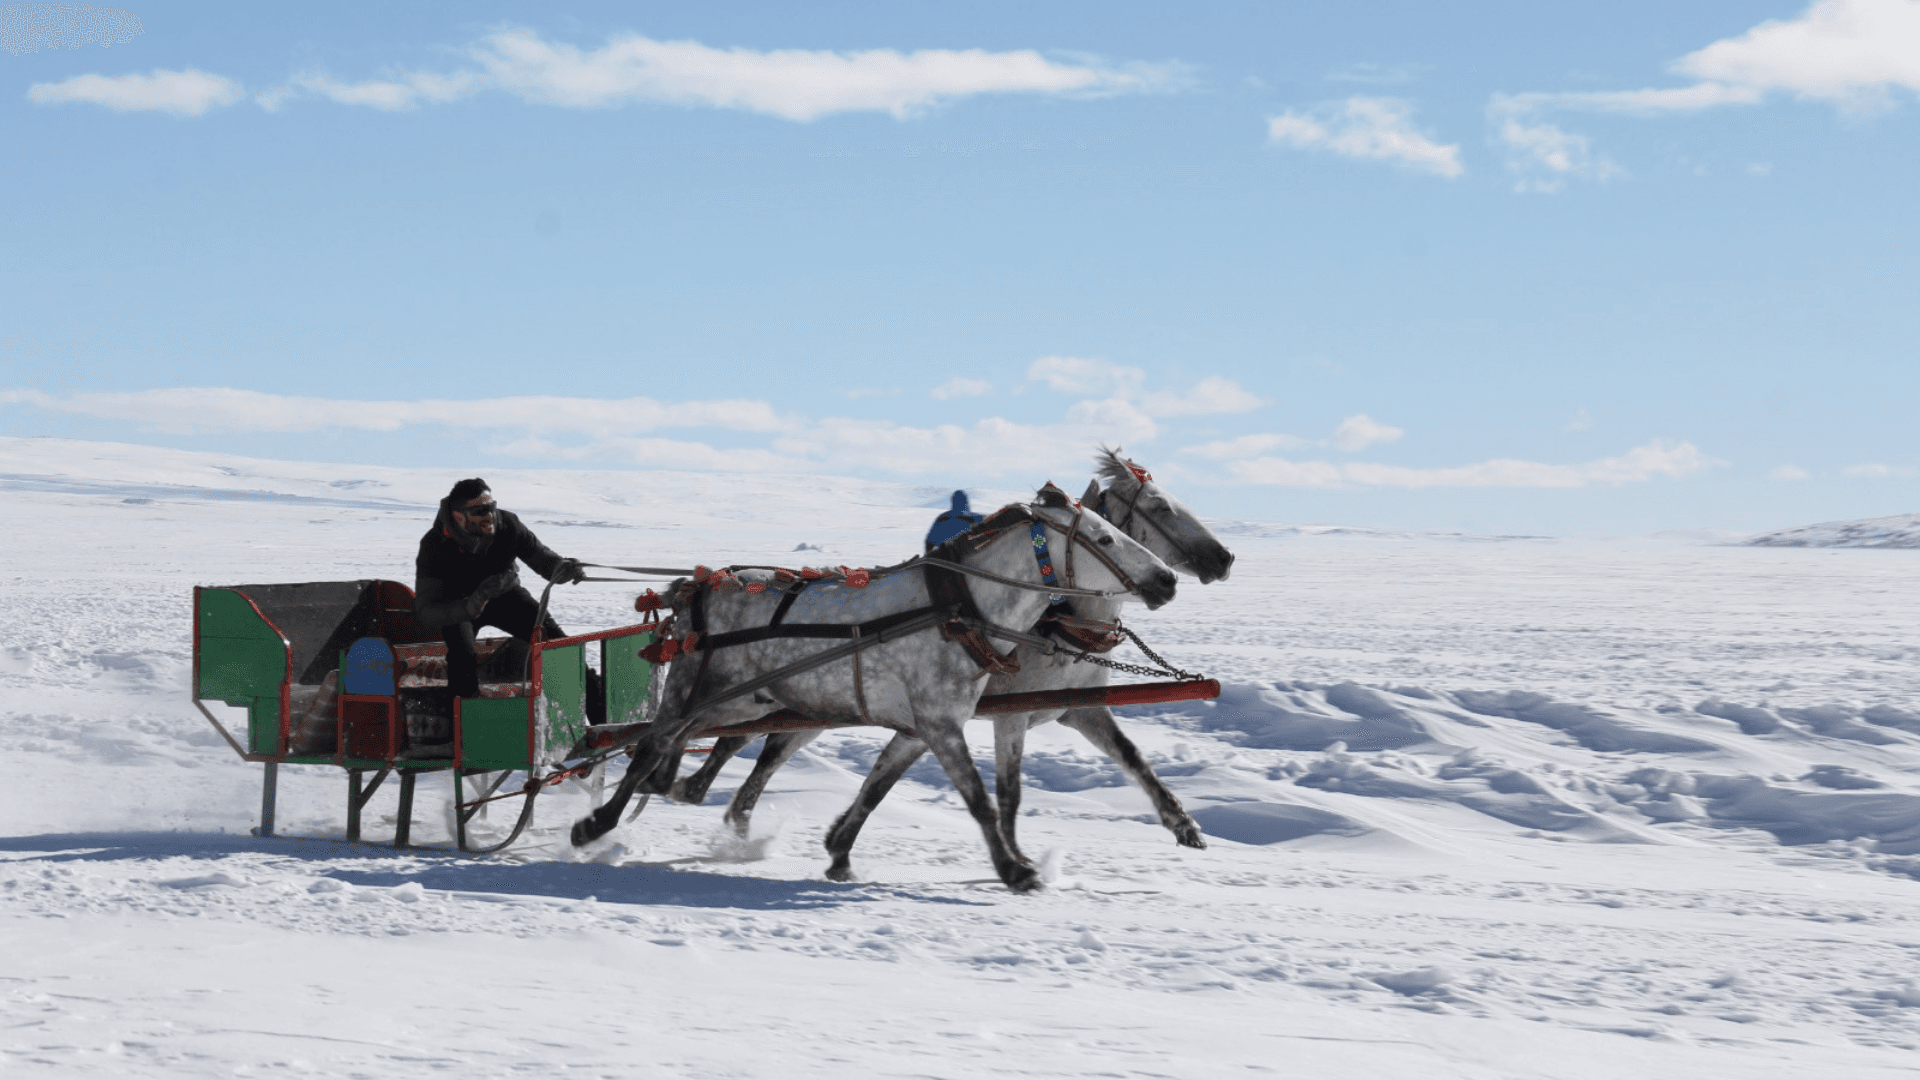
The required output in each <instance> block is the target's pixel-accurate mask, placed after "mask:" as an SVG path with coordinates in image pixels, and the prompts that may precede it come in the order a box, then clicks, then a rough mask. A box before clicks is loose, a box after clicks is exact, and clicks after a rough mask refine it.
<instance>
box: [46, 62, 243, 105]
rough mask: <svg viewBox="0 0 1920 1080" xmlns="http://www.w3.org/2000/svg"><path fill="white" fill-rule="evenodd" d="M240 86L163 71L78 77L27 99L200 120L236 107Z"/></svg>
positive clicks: (217, 77)
mask: <svg viewBox="0 0 1920 1080" xmlns="http://www.w3.org/2000/svg"><path fill="white" fill-rule="evenodd" d="M244 93H245V92H244V91H243V90H242V89H241V86H240V84H239V83H237V82H234V81H233V80H232V79H229V78H225V77H224V76H220V75H210V74H208V73H207V72H204V71H196V70H193V69H188V70H186V71H160V70H156V71H155V72H154V73H153V74H151V75H113V76H108V75H75V76H74V77H73V78H71V79H68V80H66V81H65V82H57V83H35V84H33V86H32V87H30V88H29V89H28V90H27V99H28V100H29V101H32V102H34V103H35V104H39V105H61V104H67V103H71V102H83V103H86V104H90V105H101V106H105V107H106V108H109V109H115V110H118V111H120V112H167V113H172V114H174V115H175V116H199V115H200V114H201V113H204V112H206V111H207V110H208V109H211V108H214V107H216V106H221V105H232V104H233V103H234V102H236V101H239V100H240V99H241V97H242V96H244Z"/></svg>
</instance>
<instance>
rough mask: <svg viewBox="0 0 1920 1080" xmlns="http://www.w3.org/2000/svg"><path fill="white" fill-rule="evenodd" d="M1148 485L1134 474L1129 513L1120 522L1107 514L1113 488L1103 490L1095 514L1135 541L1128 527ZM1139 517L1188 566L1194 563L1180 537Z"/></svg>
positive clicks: (1155, 522) (1144, 517) (1128, 501)
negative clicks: (1108, 501) (1180, 556)
mask: <svg viewBox="0 0 1920 1080" xmlns="http://www.w3.org/2000/svg"><path fill="white" fill-rule="evenodd" d="M1128 468H1129V470H1130V471H1131V470H1133V469H1134V468H1135V467H1134V466H1132V465H1129V466H1128ZM1147 483H1148V481H1146V480H1143V479H1141V478H1140V474H1139V472H1135V473H1134V477H1133V485H1134V486H1133V498H1131V499H1128V500H1127V512H1126V514H1125V516H1123V517H1122V518H1121V519H1120V520H1119V521H1114V520H1113V516H1112V515H1111V514H1109V513H1107V498H1108V497H1109V496H1111V495H1112V494H1113V489H1112V488H1111V487H1109V488H1104V489H1102V490H1101V492H1100V505H1099V506H1097V507H1095V508H1094V512H1095V513H1097V514H1099V515H1100V516H1101V517H1103V518H1106V519H1107V520H1108V521H1110V522H1113V527H1114V528H1116V529H1119V530H1120V531H1121V532H1123V533H1126V535H1127V537H1128V538H1129V539H1133V538H1134V536H1133V533H1131V532H1129V531H1128V530H1127V525H1128V524H1129V523H1131V522H1132V521H1133V519H1134V517H1135V510H1137V509H1138V508H1139V506H1140V496H1142V495H1144V494H1146V493H1147ZM1138 516H1139V518H1140V520H1141V521H1143V522H1145V523H1146V525H1147V526H1148V527H1149V528H1151V529H1152V530H1153V531H1154V532H1157V533H1159V534H1160V537H1161V539H1163V540H1165V541H1166V542H1167V546H1169V547H1171V548H1173V550H1175V551H1177V552H1179V553H1180V554H1181V555H1182V556H1184V557H1185V561H1186V564H1191V563H1192V562H1193V553H1192V552H1190V551H1188V550H1187V545H1185V544H1183V543H1181V542H1180V539H1179V537H1176V536H1174V535H1173V534H1172V533H1170V532H1168V531H1167V529H1166V526H1164V525H1162V524H1160V523H1159V522H1157V521H1155V520H1153V518H1151V517H1149V516H1147V515H1145V514H1140V515H1138Z"/></svg>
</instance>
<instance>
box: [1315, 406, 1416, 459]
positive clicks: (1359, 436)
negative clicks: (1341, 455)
mask: <svg viewBox="0 0 1920 1080" xmlns="http://www.w3.org/2000/svg"><path fill="white" fill-rule="evenodd" d="M1405 434H1406V432H1405V431H1402V430H1400V429H1399V428H1397V427H1388V426H1387V425H1385V424H1381V423H1376V422H1374V421H1373V420H1372V419H1370V418H1368V416H1367V414H1366V413H1356V414H1354V415H1352V416H1349V417H1347V418H1346V419H1345V420H1342V421H1340V426H1339V427H1338V428H1336V429H1335V430H1334V433H1333V445H1335V446H1338V447H1339V448H1340V449H1342V450H1364V449H1366V448H1367V447H1369V446H1372V445H1373V444H1374V443H1377V442H1379V443H1387V442H1392V441H1393V440H1395V439H1397V438H1399V437H1400V436H1402V435H1405Z"/></svg>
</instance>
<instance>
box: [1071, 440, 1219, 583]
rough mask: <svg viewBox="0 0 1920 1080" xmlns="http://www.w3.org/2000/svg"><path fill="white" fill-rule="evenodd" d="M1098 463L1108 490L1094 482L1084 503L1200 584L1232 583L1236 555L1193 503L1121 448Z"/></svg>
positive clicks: (1099, 457)
mask: <svg viewBox="0 0 1920 1080" xmlns="http://www.w3.org/2000/svg"><path fill="white" fill-rule="evenodd" d="M1094 461H1095V462H1097V463H1098V464H1099V466H1100V475H1101V476H1103V477H1105V478H1106V481H1107V486H1106V489H1105V490H1101V487H1100V481H1099V480H1094V481H1093V482H1092V483H1091V484H1089V485H1088V486H1087V493H1086V495H1085V496H1084V497H1082V499H1081V502H1082V503H1083V504H1084V505H1086V506H1089V507H1092V508H1093V509H1094V510H1095V511H1096V512H1097V513H1099V515H1100V516H1101V517H1103V518H1106V519H1107V520H1108V521H1111V522H1113V523H1114V524H1115V525H1117V526H1119V528H1120V530H1121V531H1122V532H1124V533H1126V534H1127V535H1128V536H1130V537H1132V538H1133V539H1135V540H1138V541H1140V542H1141V543H1142V544H1145V545H1146V546H1147V549H1148V550H1150V551H1152V552H1153V553H1154V554H1155V555H1158V556H1160V558H1161V559H1162V560H1164V561H1165V562H1166V564H1167V565H1168V566H1171V567H1173V568H1174V569H1175V570H1180V571H1183V572H1185V573H1189V574H1192V575H1193V576H1195V577H1197V578H1199V579H1200V584H1202V585H1205V584H1207V583H1208V582H1210V581H1224V580H1226V577H1227V574H1228V573H1230V572H1231V571H1232V570H1233V552H1231V551H1228V550H1227V546H1226V545H1225V544H1223V543H1221V542H1220V538H1219V537H1217V536H1215V535H1213V530H1212V529H1209V528H1207V527H1206V525H1204V524H1202V523H1201V521H1200V519H1199V518H1198V517H1196V516H1194V513H1193V511H1192V510H1189V509H1187V504H1185V503H1183V502H1181V501H1180V500H1179V499H1176V498H1174V497H1173V496H1172V495H1169V494H1167V492H1166V489H1164V488H1162V487H1161V486H1160V485H1159V484H1156V483H1154V482H1153V474H1151V473H1149V472H1147V470H1145V469H1143V468H1141V467H1140V466H1138V465H1135V464H1134V463H1133V462H1132V461H1131V460H1129V459H1127V458H1123V457H1121V456H1120V453H1119V451H1118V450H1110V449H1108V448H1106V447H1104V446H1103V447H1101V448H1100V453H1099V454H1097V455H1095V457H1094Z"/></svg>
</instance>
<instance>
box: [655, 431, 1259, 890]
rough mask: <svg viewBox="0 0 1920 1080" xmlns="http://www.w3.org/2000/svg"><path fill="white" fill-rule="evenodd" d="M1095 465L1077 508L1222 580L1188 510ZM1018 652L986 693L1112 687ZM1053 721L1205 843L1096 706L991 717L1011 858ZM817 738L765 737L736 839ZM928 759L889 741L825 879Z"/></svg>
mask: <svg viewBox="0 0 1920 1080" xmlns="http://www.w3.org/2000/svg"><path fill="white" fill-rule="evenodd" d="M1095 460H1096V461H1097V462H1098V464H1099V471H1100V476H1101V478H1104V479H1105V480H1106V481H1107V486H1106V487H1105V488H1104V489H1102V488H1101V486H1100V481H1099V479H1096V480H1094V481H1093V482H1092V483H1091V484H1089V485H1088V487H1087V491H1086V494H1085V496H1083V497H1082V499H1081V504H1082V505H1083V506H1086V507H1090V508H1092V509H1093V510H1094V511H1095V512H1097V513H1098V514H1100V516H1101V517H1103V518H1105V519H1107V520H1108V521H1110V522H1112V523H1113V524H1115V525H1116V526H1118V527H1119V528H1120V529H1121V530H1122V531H1124V532H1126V533H1127V535H1128V536H1130V537H1131V538H1132V539H1134V540H1137V541H1139V542H1140V543H1141V544H1142V545H1144V546H1145V547H1146V548H1147V549H1148V550H1149V551H1152V552H1153V553H1154V554H1155V555H1157V556H1159V557H1160V558H1161V559H1162V560H1163V561H1164V562H1166V563H1167V564H1168V565H1170V566H1172V567H1173V568H1174V569H1176V570H1180V571H1184V572H1186V573H1189V574H1191V575H1193V576H1194V577H1197V578H1199V579H1200V582H1201V584H1207V583H1209V582H1213V581H1219V580H1223V579H1225V578H1226V577H1227V575H1228V573H1229V572H1231V570H1232V567H1233V553H1232V552H1231V551H1228V550H1227V548H1226V545H1224V544H1222V543H1221V542H1220V538H1219V537H1217V536H1215V535H1214V534H1213V531H1212V530H1211V529H1208V528H1207V527H1206V525H1205V524H1203V523H1202V522H1201V521H1200V519H1199V518H1198V517H1196V516H1195V515H1194V513H1193V512H1192V511H1191V510H1189V509H1188V508H1187V506H1186V504H1184V503H1182V502H1181V501H1180V500H1178V499H1176V498H1174V497H1173V496H1172V495H1170V494H1168V493H1167V492H1166V491H1165V490H1164V489H1162V488H1161V487H1160V486H1159V485H1158V484H1156V483H1154V481H1153V477H1152V476H1151V475H1149V474H1148V473H1147V471H1146V470H1145V469H1142V468H1140V467H1139V466H1138V465H1136V464H1134V463H1133V462H1132V461H1130V460H1128V459H1125V458H1122V457H1121V456H1120V455H1119V453H1118V452H1116V451H1114V450H1109V449H1106V448H1104V447H1103V448H1102V450H1101V453H1100V455H1099V456H1098V457H1096V458H1095ZM1120 606H1121V605H1120V604H1119V603H1118V602H1117V601H1115V600H1111V599H1097V598H1087V599H1076V600H1074V601H1073V602H1072V608H1073V616H1074V617H1075V618H1077V619H1079V620H1083V621H1086V622H1091V623H1094V624H1101V623H1110V622H1113V621H1115V620H1117V619H1118V617H1119V614H1120ZM1069 644H1071V642H1070V643H1069ZM1015 655H1016V657H1017V658H1018V660H1019V662H1020V670H1019V671H1017V672H1011V673H1006V674H999V675H995V676H993V678H992V680H991V681H990V682H988V684H987V688H986V690H985V693H986V694H995V695H997V694H1018V693H1025V692H1028V691H1036V690H1065V689H1072V688H1078V687H1095V686H1105V685H1106V684H1107V682H1108V677H1109V676H1108V669H1107V668H1104V667H1100V666H1098V665H1095V664H1090V663H1085V662H1078V661H1077V660H1076V657H1075V655H1074V654H1073V653H1070V652H1065V651H1060V652H1051V653H1049V652H1043V651H1041V650H1037V649H1034V648H1032V647H1029V646H1024V645H1023V646H1021V647H1020V648H1019V649H1018V650H1017V651H1016V653H1015ZM1051 720H1058V721H1059V722H1060V723H1061V724H1062V725H1064V726H1066V727H1069V728H1072V729H1073V730H1075V731H1077V732H1079V733H1080V734H1081V735H1083V736H1085V737H1086V739H1087V741H1089V742H1091V743H1093V744H1094V745H1095V746H1096V747H1099V748H1100V750H1101V751H1102V752H1104V753H1105V754H1106V755H1107V756H1108V757H1109V758H1111V759H1112V760H1113V761H1114V763H1115V764H1117V765H1119V766H1120V769H1121V771H1122V772H1124V773H1126V775H1127V777H1128V778H1129V779H1131V780H1132V781H1133V782H1134V783H1135V784H1137V785H1138V786H1139V787H1140V788H1141V790H1143V791H1144V792H1146V794H1147V797H1148V799H1150V800H1151V801H1152V803H1153V808H1154V812H1155V814H1156V815H1157V816H1158V817H1159V819H1160V824H1161V825H1163V826H1165V827H1166V829H1167V831H1169V832H1171V833H1173V835H1174V839H1175V840H1176V841H1177V842H1179V843H1180V844H1182V845H1184V846H1186V847H1191V848H1204V847H1206V846H1207V842H1206V840H1204V839H1203V838H1202V837H1201V834H1200V826H1199V825H1198V824H1197V823H1196V822H1195V821H1194V820H1193V817H1192V816H1191V815H1189V814H1188V813H1187V811H1186V809H1185V808H1184V807H1182V806H1181V805H1180V800H1179V798H1177V797H1176V796H1175V795H1174V794H1173V792H1171V791H1169V790H1168V789H1167V786H1166V784H1164V783H1162V782H1161V780H1160V778H1159V777H1158V776H1156V775H1154V772H1153V769H1152V767H1151V766H1149V765H1148V764H1147V763H1146V760H1145V759H1144V758H1143V757H1142V756H1141V754H1140V750H1139V748H1138V747H1136V746H1135V745H1134V744H1133V741H1132V740H1130V739H1128V738H1127V736H1126V735H1125V733H1123V732H1122V731H1121V730H1120V725H1119V723H1118V722H1117V721H1116V720H1115V719H1114V715H1113V712H1112V710H1110V709H1109V708H1107V707H1106V706H1105V705H1094V706H1082V707H1077V708H1071V709H1046V710H1040V711H1036V712H1025V713H1001V714H998V715H995V716H994V717H993V725H994V727H993V731H994V763H995V773H994V795H995V800H996V802H997V803H998V804H999V806H998V811H999V812H998V817H999V821H1000V828H1001V830H1002V833H1003V839H1004V840H1005V842H1006V844H1007V845H1008V846H1009V847H1010V848H1011V849H1012V850H1013V851H1014V852H1015V853H1016V854H1019V853H1020V847H1019V843H1018V841H1017V838H1016V823H1017V820H1018V815H1019V812H1020V779H1021V778H1020V762H1021V757H1022V754H1023V752H1024V750H1025V741H1026V733H1027V730H1028V729H1029V728H1032V727H1034V726H1037V725H1039V724H1044V723H1047V722H1048V721H1051ZM819 735H820V732H817V731H796V732H786V733H782V734H777V735H770V736H768V737H767V742H766V745H765V746H763V747H761V750H760V757H759V760H758V761H756V762H755V763H754V768H753V772H752V774H751V775H749V776H748V777H747V779H746V780H745V781H744V782H743V783H742V784H741V785H740V788H739V789H738V790H737V791H735V792H734V795H733V799H732V800H731V801H730V802H729V803H728V804H727V821H728V823H729V824H731V825H732V826H733V828H734V829H735V831H736V832H738V833H739V834H740V835H741V836H745V835H746V834H747V828H748V823H749V820H750V818H751V816H752V813H753V808H754V805H755V803H757V802H758V800H759V798H760V796H761V794H762V793H763V792H764V791H765V790H766V785H767V782H768V781H769V780H770V779H771V778H772V776H773V774H774V772H776V771H777V770H778V769H779V768H780V766H782V765H784V764H785V763H786V762H787V761H788V760H790V759H791V758H792V757H793V755H794V754H795V753H796V752H798V751H799V750H800V748H801V747H803V746H806V745H807V744H808V743H811V742H812V741H813V740H814V739H816V738H818V737H819ZM747 741H748V740H747V739H745V738H731V739H722V740H720V741H719V743H718V744H716V745H715V747H714V749H713V752H712V754H711V755H710V757H709V760H708V762H707V764H706V765H704V766H702V768H701V769H700V771H699V772H697V773H694V774H692V775H690V776H687V777H683V778H682V779H681V780H680V781H678V782H676V783H675V785H674V790H673V795H674V798H676V799H678V800H681V801H686V802H699V801H700V800H701V799H702V798H703V797H704V796H705V795H706V791H707V787H708V785H710V784H711V783H712V780H713V778H714V776H715V775H716V774H717V773H718V772H719V767H720V765H721V764H724V763H725V761H726V760H727V759H728V758H730V757H731V756H732V755H733V754H734V753H736V752H737V751H738V750H739V748H740V747H741V746H744V745H745V744H746V742H747ZM926 752H927V745H926V744H925V743H924V742H921V741H919V740H918V739H916V738H914V737H913V736H911V735H907V734H898V735H895V736H894V737H893V740H892V741H891V742H889V743H888V744H887V746H886V748H885V749H884V750H882V751H881V752H880V756H879V758H878V759H877V760H876V761H875V762H874V766H873V769H872V771H871V772H870V773H869V774H868V775H867V779H866V781H865V783H864V784H862V785H861V788H860V795H859V797H858V798H857V799H856V800H855V801H854V804H853V805H852V806H850V807H848V808H847V810H846V811H845V812H844V813H842V814H841V815H840V817H839V819H838V820H837V821H836V822H835V823H834V826H833V829H832V830H831V831H829V832H828V834H827V841H826V846H827V851H828V853H829V854H830V855H831V856H832V858H833V864H832V865H831V866H830V867H829V868H828V870H827V876H828V877H829V878H832V879H833V880H835V881H845V880H847V879H848V878H850V877H851V876H852V872H853V871H852V865H851V861H850V856H851V852H852V848H853V844H854V841H855V840H856V839H857V838H858V836H859V833H860V829H861V827H862V826H863V825H864V824H865V823H866V820H867V817H868V816H869V815H871V814H872V812H873V810H874V808H875V807H877V806H878V805H879V804H880V802H881V800H882V799H884V798H885V797H886V795H887V793H888V792H889V791H890V790H892V788H893V785H894V784H895V783H897V782H898V781H899V779H900V777H901V776H903V775H905V774H906V771H907V770H908V769H909V768H910V767H912V765H913V763H914V762H916V761H918V760H919V759H920V757H921V755H923V754H925V753H926Z"/></svg>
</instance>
